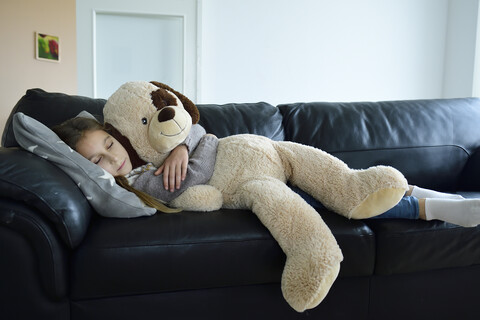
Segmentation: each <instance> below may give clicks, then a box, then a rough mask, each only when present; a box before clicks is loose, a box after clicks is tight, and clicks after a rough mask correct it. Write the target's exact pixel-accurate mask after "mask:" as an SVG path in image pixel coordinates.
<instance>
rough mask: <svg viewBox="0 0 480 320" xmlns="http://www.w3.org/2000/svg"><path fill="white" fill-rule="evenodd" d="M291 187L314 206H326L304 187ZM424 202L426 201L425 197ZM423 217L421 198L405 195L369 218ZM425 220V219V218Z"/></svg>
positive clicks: (413, 218) (414, 218)
mask: <svg viewBox="0 0 480 320" xmlns="http://www.w3.org/2000/svg"><path fill="white" fill-rule="evenodd" d="M289 187H290V188H291V189H292V190H293V191H295V192H296V193H298V194H299V195H300V196H301V197H302V198H303V200H305V201H306V202H307V203H308V204H309V205H311V206H312V207H314V208H317V209H319V208H325V206H324V205H322V203H321V202H320V201H318V200H316V199H315V198H314V197H312V196H311V195H309V194H308V193H306V192H305V191H303V190H302V189H300V188H298V187H295V186H291V185H289ZM423 201H424V202H423V203H425V199H423ZM423 208H425V205H423ZM423 215H424V216H425V209H423ZM394 218H397V219H412V220H416V219H419V218H420V219H421V217H420V206H419V200H418V199H417V198H415V197H410V196H405V197H403V198H402V199H401V200H400V202H399V203H398V204H397V205H396V206H395V207H393V208H392V209H390V210H388V211H386V212H385V213H382V214H381V215H378V216H375V217H372V218H369V219H394ZM423 220H425V219H423Z"/></svg>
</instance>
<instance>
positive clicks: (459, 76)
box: [443, 0, 480, 98]
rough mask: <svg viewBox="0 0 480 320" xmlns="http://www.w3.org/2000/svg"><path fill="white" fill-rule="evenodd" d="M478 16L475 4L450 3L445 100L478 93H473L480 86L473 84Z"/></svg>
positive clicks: (475, 1) (460, 0)
mask: <svg viewBox="0 0 480 320" xmlns="http://www.w3.org/2000/svg"><path fill="white" fill-rule="evenodd" d="M478 14H479V2H478V0H456V1H455V0H450V3H449V7H448V28H447V36H446V40H447V45H446V50H445V52H446V55H445V73H444V79H443V81H444V82H443V96H444V97H445V98H454V97H465V96H467V97H468V96H471V95H472V92H473V94H474V95H475V94H478V93H480V92H475V91H477V90H475V85H477V86H478V85H480V82H477V83H475V80H476V79H475V59H476V55H478V52H476V51H477V50H476V47H477V46H478V45H480V43H478V42H477V41H478V40H477V37H478V35H477V28H478V26H477V24H478ZM479 58H480V57H479ZM479 62H480V61H479ZM476 72H477V73H478V72H480V70H477V71H476Z"/></svg>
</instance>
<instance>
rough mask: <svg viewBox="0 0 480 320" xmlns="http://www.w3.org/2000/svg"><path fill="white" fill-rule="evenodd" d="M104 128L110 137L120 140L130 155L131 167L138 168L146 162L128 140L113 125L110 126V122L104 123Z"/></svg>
mask: <svg viewBox="0 0 480 320" xmlns="http://www.w3.org/2000/svg"><path fill="white" fill-rule="evenodd" d="M105 130H106V131H107V132H108V133H109V134H111V135H112V137H114V138H115V139H117V141H118V142H120V144H121V145H122V146H123V147H124V148H125V150H127V153H128V156H129V157H130V162H131V163H132V168H138V167H140V166H143V165H144V164H146V162H145V161H143V160H142V159H141V158H140V157H139V156H138V154H137V152H136V151H135V149H134V148H133V146H132V144H131V143H130V140H128V138H127V137H125V136H124V135H122V134H121V133H120V131H118V130H117V129H116V128H115V127H114V126H112V125H111V124H110V123H105Z"/></svg>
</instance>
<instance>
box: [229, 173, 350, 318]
mask: <svg viewBox="0 0 480 320" xmlns="http://www.w3.org/2000/svg"><path fill="white" fill-rule="evenodd" d="M237 197H238V199H239V202H240V203H241V204H242V205H243V206H245V207H247V208H250V209H251V210H252V211H253V212H254V213H255V214H256V215H257V217H258V218H259V219H260V221H261V222H262V223H263V224H264V225H265V227H267V228H268V230H269V231H270V233H271V234H272V236H273V237H274V238H275V240H276V241H277V242H278V244H279V245H280V247H281V248H282V250H283V251H284V253H285V254H286V256H287V260H286V263H285V267H284V270H283V274H282V283H281V287H282V292H283V296H284V298H285V300H286V301H287V302H288V303H289V304H290V306H292V308H293V309H295V310H296V311H298V312H303V311H304V310H306V309H311V308H314V307H316V306H317V305H318V304H319V303H320V302H321V301H322V300H323V298H324V297H325V296H326V295H327V293H328V291H329V289H330V287H331V286H332V284H333V282H334V281H335V279H336V277H337V275H338V272H339V270H340V262H341V261H342V260H343V255H342V252H341V250H340V248H339V246H338V244H337V242H336V240H335V238H334V236H333V234H332V233H331V231H330V229H329V228H328V226H327V225H326V224H325V223H324V221H323V220H322V218H321V217H320V215H319V214H318V213H317V212H316V211H315V209H313V208H312V207H311V206H309V205H308V204H307V203H306V202H305V201H304V200H303V199H302V198H301V197H300V196H298V195H297V194H296V193H294V192H293V191H292V190H291V189H290V188H288V187H287V186H286V185H285V184H284V183H283V182H281V181H278V180H275V179H271V178H266V179H264V180H254V181H250V182H247V183H246V184H244V185H243V186H242V187H241V188H240V189H239V191H238V193H237Z"/></svg>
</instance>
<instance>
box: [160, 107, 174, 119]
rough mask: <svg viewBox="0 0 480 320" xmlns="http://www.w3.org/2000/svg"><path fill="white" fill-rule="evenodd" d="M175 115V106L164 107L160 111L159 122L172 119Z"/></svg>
mask: <svg viewBox="0 0 480 320" xmlns="http://www.w3.org/2000/svg"><path fill="white" fill-rule="evenodd" d="M174 117H175V109H173V108H168V107H166V108H163V109H162V110H160V112H159V113H158V122H165V121H168V120H172V119H173V118H174Z"/></svg>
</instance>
